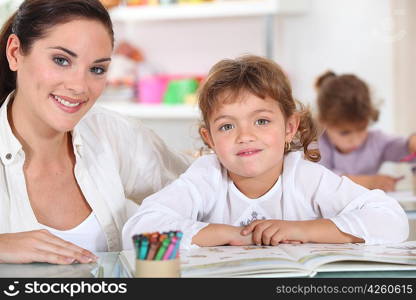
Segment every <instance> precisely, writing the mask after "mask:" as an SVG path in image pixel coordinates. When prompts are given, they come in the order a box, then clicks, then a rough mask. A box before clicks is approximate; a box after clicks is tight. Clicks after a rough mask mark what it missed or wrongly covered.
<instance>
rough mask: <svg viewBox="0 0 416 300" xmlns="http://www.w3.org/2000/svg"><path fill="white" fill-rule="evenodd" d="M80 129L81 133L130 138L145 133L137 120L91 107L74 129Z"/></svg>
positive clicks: (97, 107)
mask: <svg viewBox="0 0 416 300" xmlns="http://www.w3.org/2000/svg"><path fill="white" fill-rule="evenodd" d="M80 128H82V129H81V130H82V132H84V133H85V132H90V133H94V134H96V135H98V136H103V135H104V136H110V137H111V138H112V139H116V138H117V137H123V136H124V137H127V138H128V137H130V136H132V135H134V136H137V135H138V134H139V135H140V133H141V132H143V131H146V129H145V127H144V126H143V124H142V123H141V122H140V120H138V119H134V118H131V117H128V116H124V115H121V114H119V113H117V112H114V111H111V110H108V109H106V108H103V107H99V106H97V105H96V106H93V107H92V108H91V109H90V110H89V111H88V112H87V113H86V114H85V116H84V117H83V118H82V119H81V121H80V122H79V123H78V125H77V126H76V129H80Z"/></svg>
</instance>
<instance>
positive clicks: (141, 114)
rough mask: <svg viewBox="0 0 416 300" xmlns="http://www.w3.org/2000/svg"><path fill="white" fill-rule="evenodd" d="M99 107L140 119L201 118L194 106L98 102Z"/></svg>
mask: <svg viewBox="0 0 416 300" xmlns="http://www.w3.org/2000/svg"><path fill="white" fill-rule="evenodd" d="M97 105H99V106H101V107H104V108H107V109H109V110H113V111H116V112H118V113H120V114H122V115H126V116H130V117H136V118H139V119H182V120H183V119H185V120H197V119H199V116H200V114H199V110H198V107H197V106H192V105H163V104H156V105H145V104H140V103H134V102H126V101H120V102H116V101H102V102H100V101H98V102H97Z"/></svg>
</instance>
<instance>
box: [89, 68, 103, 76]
mask: <svg viewBox="0 0 416 300" xmlns="http://www.w3.org/2000/svg"><path fill="white" fill-rule="evenodd" d="M91 72H92V73H95V74H97V75H101V74H104V73H105V72H106V70H105V69H104V68H102V67H92V68H91Z"/></svg>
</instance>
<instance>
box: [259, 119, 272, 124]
mask: <svg viewBox="0 0 416 300" xmlns="http://www.w3.org/2000/svg"><path fill="white" fill-rule="evenodd" d="M269 123H270V121H269V120H266V119H259V120H257V121H256V125H266V124H269Z"/></svg>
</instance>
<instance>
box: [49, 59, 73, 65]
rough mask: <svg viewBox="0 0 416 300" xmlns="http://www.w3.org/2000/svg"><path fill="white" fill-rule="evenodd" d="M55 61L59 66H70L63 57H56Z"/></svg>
mask: <svg viewBox="0 0 416 300" xmlns="http://www.w3.org/2000/svg"><path fill="white" fill-rule="evenodd" d="M53 61H54V62H55V63H56V64H57V65H59V66H69V61H68V60H67V59H66V58H63V57H54V58H53Z"/></svg>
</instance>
